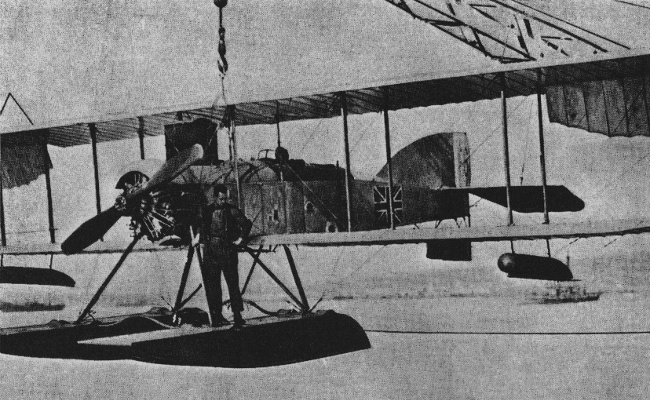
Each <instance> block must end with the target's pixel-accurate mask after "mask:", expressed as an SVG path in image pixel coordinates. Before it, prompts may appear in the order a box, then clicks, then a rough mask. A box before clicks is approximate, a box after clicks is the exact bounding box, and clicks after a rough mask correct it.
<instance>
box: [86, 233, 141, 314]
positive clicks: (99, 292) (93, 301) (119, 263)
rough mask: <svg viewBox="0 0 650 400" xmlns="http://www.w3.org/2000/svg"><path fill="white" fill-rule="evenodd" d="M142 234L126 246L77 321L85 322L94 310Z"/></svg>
mask: <svg viewBox="0 0 650 400" xmlns="http://www.w3.org/2000/svg"><path fill="white" fill-rule="evenodd" d="M142 236H144V235H143V234H142V233H138V234H137V235H136V236H135V237H134V238H133V241H132V242H131V244H129V246H128V247H127V248H126V250H124V253H122V256H121V257H120V259H119V260H118V261H117V264H115V266H114V267H113V269H112V270H111V273H110V274H108V276H107V277H106V279H105V280H104V283H102V285H101V286H100V287H99V289H98V290H97V293H95V295H94V296H93V298H92V299H91V300H90V302H89V303H88V305H87V306H86V308H84V310H83V311H82V312H81V314H80V315H79V318H77V322H76V323H78V324H79V323H81V322H83V320H84V319H85V318H86V317H87V316H88V314H90V311H91V310H92V308H93V306H94V305H95V304H96V303H97V301H98V300H99V298H100V297H101V295H102V293H104V290H105V289H106V286H108V284H109V283H110V282H111V280H112V279H113V277H114V276H115V274H116V273H117V271H118V270H119V269H120V267H122V264H124V261H125V260H126V257H127V256H128V255H129V253H131V251H132V250H133V248H134V247H135V245H136V243H138V240H140V239H141V238H142Z"/></svg>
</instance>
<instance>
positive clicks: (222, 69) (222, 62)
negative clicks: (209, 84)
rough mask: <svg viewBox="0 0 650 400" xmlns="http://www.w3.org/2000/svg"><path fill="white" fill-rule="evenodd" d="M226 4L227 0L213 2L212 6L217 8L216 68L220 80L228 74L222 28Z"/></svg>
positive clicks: (224, 33) (223, 29)
mask: <svg viewBox="0 0 650 400" xmlns="http://www.w3.org/2000/svg"><path fill="white" fill-rule="evenodd" d="M227 4H228V0H214V5H215V6H217V7H219V60H218V61H217V67H218V68H219V75H220V76H221V80H223V79H224V78H225V77H226V72H228V61H227V60H226V28H224V27H223V8H224V7H225V6H226V5H227Z"/></svg>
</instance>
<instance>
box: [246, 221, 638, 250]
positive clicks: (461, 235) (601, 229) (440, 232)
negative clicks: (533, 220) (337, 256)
mask: <svg viewBox="0 0 650 400" xmlns="http://www.w3.org/2000/svg"><path fill="white" fill-rule="evenodd" d="M643 232H650V222H639V221H638V220H618V221H598V222H583V223H570V224H553V225H542V224H540V225H513V226H496V227H485V226H482V227H466V228H438V229H434V228H420V229H396V230H390V229H382V230H376V231H362V232H339V233H297V234H289V235H266V236H260V237H257V238H253V239H252V240H251V241H250V242H249V244H250V245H262V246H277V245H292V244H293V245H298V244H301V245H306V246H318V247H321V246H369V245H387V244H406V243H425V242H430V241H436V240H466V241H470V242H500V241H507V240H535V239H569V238H587V237H597V236H616V235H627V234H635V233H643Z"/></svg>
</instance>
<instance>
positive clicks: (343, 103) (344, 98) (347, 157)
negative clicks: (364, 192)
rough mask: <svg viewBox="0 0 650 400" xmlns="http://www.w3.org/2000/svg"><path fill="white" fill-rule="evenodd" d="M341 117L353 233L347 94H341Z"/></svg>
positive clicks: (348, 206) (349, 213)
mask: <svg viewBox="0 0 650 400" xmlns="http://www.w3.org/2000/svg"><path fill="white" fill-rule="evenodd" d="M340 98H341V115H342V116H343V150H344V152H345V204H346V206H347V213H348V232H352V194H351V188H350V175H351V174H352V173H351V172H350V141H349V139H348V99H347V95H346V94H345V92H341V93H340Z"/></svg>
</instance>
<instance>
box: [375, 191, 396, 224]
mask: <svg viewBox="0 0 650 400" xmlns="http://www.w3.org/2000/svg"><path fill="white" fill-rule="evenodd" d="M373 198H374V203H375V216H376V217H377V220H378V221H379V222H381V223H383V224H386V226H389V225H390V216H389V213H390V210H389V208H388V207H389V205H388V186H374V187H373ZM393 213H394V216H395V223H398V224H399V223H402V216H403V211H402V187H401V186H394V187H393Z"/></svg>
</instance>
